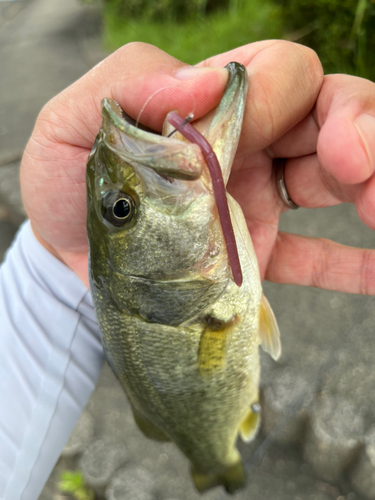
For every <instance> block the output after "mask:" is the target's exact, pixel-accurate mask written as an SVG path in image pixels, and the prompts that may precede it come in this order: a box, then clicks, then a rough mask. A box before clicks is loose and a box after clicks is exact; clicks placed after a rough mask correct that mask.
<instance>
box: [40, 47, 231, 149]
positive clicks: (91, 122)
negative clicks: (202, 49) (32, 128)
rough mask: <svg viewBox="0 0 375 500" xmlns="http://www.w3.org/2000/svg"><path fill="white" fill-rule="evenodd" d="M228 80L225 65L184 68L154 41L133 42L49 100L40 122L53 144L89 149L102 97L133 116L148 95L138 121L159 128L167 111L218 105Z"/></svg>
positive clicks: (198, 113)
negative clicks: (54, 142)
mask: <svg viewBox="0 0 375 500" xmlns="http://www.w3.org/2000/svg"><path fill="white" fill-rule="evenodd" d="M227 79H228V73H227V71H226V70H225V69H224V68H196V67H191V66H187V65H186V64H184V63H182V62H181V61H179V60H177V59H175V58H174V57H172V56H170V55H168V54H166V53H165V52H163V51H162V50H160V49H158V48H156V47H154V46H152V45H148V44H145V43H140V42H135V43H131V44H128V45H125V46H123V47H121V48H120V49H119V50H117V51H116V52H114V53H113V54H112V55H110V56H109V57H107V58H106V59H105V60H104V61H102V62H101V63H99V64H98V65H97V66H95V67H94V68H93V69H92V70H91V71H89V72H88V73H86V75H84V76H83V77H82V78H81V79H80V80H78V81H77V82H75V83H74V84H73V85H71V86H70V87H68V89H66V90H64V91H63V92H62V93H61V94H59V95H58V96H57V97H55V98H54V99H52V101H50V102H49V103H48V104H47V105H46V107H45V109H44V110H43V111H42V113H43V114H44V120H41V126H43V124H44V126H47V127H48V130H47V131H44V135H47V133H46V132H48V135H49V137H50V138H51V139H52V140H54V141H56V142H59V143H65V144H70V145H72V146H79V147H84V148H91V146H92V143H93V142H94V139H95V136H96V134H97V133H98V130H99V127H100V123H101V109H100V103H101V100H102V99H103V98H104V97H110V98H112V99H114V100H115V101H117V102H118V103H119V104H120V106H121V107H122V108H123V110H124V111H125V112H126V113H127V114H128V115H130V116H131V117H133V118H134V119H137V118H138V115H139V112H140V110H141V109H142V107H143V106H144V105H145V103H146V102H147V100H148V99H149V98H150V97H152V99H150V101H149V102H148V103H147V106H146V107H145V109H144V111H143V112H142V116H141V120H140V121H141V123H142V124H143V125H145V126H146V127H149V128H151V129H153V130H155V131H161V129H162V125H163V121H164V119H165V116H166V115H167V113H168V112H169V111H171V110H178V111H179V113H180V114H181V115H182V116H185V115H187V114H188V113H190V112H191V111H193V110H194V116H195V118H199V117H201V116H204V115H205V114H206V113H208V111H210V110H211V109H212V108H214V107H215V106H216V105H218V103H219V101H220V99H221V97H222V95H223V92H224V87H225V85H226V82H227ZM161 89H163V90H162V91H161ZM156 92H157V93H156ZM155 93H156V94H155ZM154 94H155V95H154ZM51 125H52V127H51ZM40 132H41V133H42V134H43V131H41V130H40ZM51 134H53V137H51Z"/></svg>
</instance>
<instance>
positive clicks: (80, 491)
mask: <svg viewBox="0 0 375 500" xmlns="http://www.w3.org/2000/svg"><path fill="white" fill-rule="evenodd" d="M59 487H60V490H61V491H62V492H66V493H70V494H71V495H72V496H73V497H74V498H75V499H76V500H94V498H95V495H94V492H93V491H91V490H90V489H89V488H88V487H87V486H86V485H85V481H84V479H83V477H82V473H81V472H80V471H65V472H63V473H62V474H61V481H60V484H59Z"/></svg>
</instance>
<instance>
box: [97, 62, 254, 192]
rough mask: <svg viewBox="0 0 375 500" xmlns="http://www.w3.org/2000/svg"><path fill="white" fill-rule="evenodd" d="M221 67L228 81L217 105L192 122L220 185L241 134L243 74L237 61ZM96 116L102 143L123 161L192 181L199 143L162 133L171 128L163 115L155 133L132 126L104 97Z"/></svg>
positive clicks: (199, 158)
mask: <svg viewBox="0 0 375 500" xmlns="http://www.w3.org/2000/svg"><path fill="white" fill-rule="evenodd" d="M225 68H226V69H227V71H228V82H227V84H226V87H225V90H224V94H223V97H222V99H221V101H220V104H219V106H218V107H217V108H216V110H213V111H212V112H210V113H209V114H208V115H206V116H205V117H203V118H201V119H200V120H197V121H196V122H194V126H195V127H196V128H197V129H199V130H200V132H201V133H202V135H203V136H204V137H205V139H206V140H207V141H208V142H209V144H210V145H211V147H212V149H213V151H214V152H215V154H216V156H217V158H218V161H219V163H220V166H221V170H222V172H223V178H224V182H225V184H226V182H227V180H228V177H229V174H230V169H231V166H232V163H233V160H234V156H235V153H236V150H237V146H238V142H239V138H240V134H241V129H242V122H243V115H244V111H245V104H246V97H247V91H248V77H247V72H246V68H245V67H244V66H243V65H242V64H240V63H238V62H231V63H229V64H227V65H226V66H225ZM102 117H103V127H102V128H103V141H104V143H105V144H106V146H107V147H108V148H109V149H110V150H112V151H114V152H115V153H116V154H117V155H119V156H120V157H121V158H123V159H124V160H125V161H128V162H130V163H137V164H141V165H144V166H146V167H148V168H151V169H153V170H154V171H155V172H157V173H158V174H160V175H162V176H165V177H168V178H171V179H182V180H195V179H198V178H199V177H200V176H201V174H202V165H205V160H204V157H203V155H202V151H201V149H200V147H199V146H198V145H197V144H193V143H191V142H188V141H186V139H184V137H183V136H182V135H181V134H180V133H174V134H173V136H172V137H168V136H167V135H169V134H170V132H171V131H174V130H175V129H171V128H170V126H168V117H167V118H166V122H165V126H164V127H163V134H164V135H159V134H156V133H153V132H150V131H149V130H144V129H142V128H139V127H136V126H135V125H134V124H133V123H132V122H133V120H131V119H129V117H127V115H126V114H124V112H123V110H122V109H121V107H120V106H119V104H117V102H115V101H114V100H112V99H109V98H105V99H103V100H102ZM201 129H202V130H201Z"/></svg>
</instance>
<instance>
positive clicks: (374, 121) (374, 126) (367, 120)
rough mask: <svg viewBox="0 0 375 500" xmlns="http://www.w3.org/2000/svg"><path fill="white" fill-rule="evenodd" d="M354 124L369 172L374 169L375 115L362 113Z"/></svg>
mask: <svg viewBox="0 0 375 500" xmlns="http://www.w3.org/2000/svg"><path fill="white" fill-rule="evenodd" d="M354 125H355V127H356V129H357V132H358V134H359V136H360V138H361V142H362V146H363V149H364V151H365V153H366V156H367V158H368V161H369V165H370V169H371V172H373V171H374V169H375V117H374V116H372V115H369V114H367V113H363V114H362V115H359V116H358V117H357V118H356V119H355V121H354Z"/></svg>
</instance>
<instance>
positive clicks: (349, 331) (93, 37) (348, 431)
mask: <svg viewBox="0 0 375 500" xmlns="http://www.w3.org/2000/svg"><path fill="white" fill-rule="evenodd" d="M103 56H104V53H103V52H102V50H101V48H100V18H99V16H98V15H97V13H96V12H95V11H92V10H90V9H88V8H87V7H85V6H83V5H80V4H78V3H77V2H76V1H75V0H64V1H63V2H61V1H60V0H19V1H17V2H0V67H1V73H0V83H1V89H2V91H1V92H0V114H1V116H2V117H6V119H2V120H1V121H0V260H1V259H2V258H3V255H4V252H5V251H6V249H7V248H8V247H9V245H10V243H11V241H12V239H13V236H14V234H15V231H16V230H17V227H18V226H19V224H20V222H21V221H22V220H23V219H24V217H25V214H24V212H23V208H22V202H21V198H20V192H19V182H18V169H19V163H20V159H21V156H22V151H23V149H24V147H25V144H26V142H27V139H28V137H29V136H30V133H31V131H32V128H33V125H34V122H35V120H36V117H37V115H38V112H39V111H40V109H41V107H42V106H43V105H44V104H45V103H46V102H47V101H48V100H49V99H50V98H51V97H53V96H54V95H56V94H57V93H58V92H59V91H61V90H62V89H64V88H65V87H67V86H68V85H69V84H70V83H72V82H73V81H74V80H76V79H77V78H79V77H80V76H81V75H82V74H83V73H85V72H86V71H87V70H88V69H89V68H90V67H92V66H93V65H94V64H95V63H96V62H98V61H99V60H100V59H101V58H102V57H103ZM281 229H282V230H284V231H290V232H293V233H299V234H303V235H306V236H321V237H326V238H331V239H333V240H335V241H337V242H339V243H344V244H348V245H352V246H358V247H364V248H374V243H375V235H374V232H373V231H371V230H370V229H369V228H367V227H366V226H364V224H362V223H361V222H360V221H359V219H358V218H357V216H356V213H355V210H354V209H353V207H351V206H349V205H341V206H338V207H332V208H329V209H324V210H303V209H300V210H297V211H296V212H292V211H289V212H288V213H286V214H285V215H284V216H283V217H282V220H281ZM264 289H265V293H266V295H267V297H268V299H269V301H270V303H271V305H272V307H273V309H274V312H275V314H276V317H277V319H278V322H279V326H280V330H281V333H282V344H283V354H282V357H281V359H280V361H279V362H278V363H274V362H273V361H272V360H271V359H270V358H269V357H268V356H266V355H262V367H263V371H262V406H263V428H262V432H261V433H260V435H259V436H258V437H257V439H256V441H255V442H254V443H253V444H251V445H246V446H244V445H241V451H242V453H243V456H244V459H245V460H246V468H247V470H248V475H249V481H248V486H247V488H246V490H245V491H243V492H241V493H238V494H237V495H235V497H234V498H238V499H245V498H246V499H248V498H251V499H252V500H263V499H265V498H272V499H285V500H286V499H291V498H293V499H300V500H330V499H331V500H344V499H345V500H361V499H362V498H363V499H364V498H375V431H374V427H373V426H374V425H375V391H374V387H375V370H374V368H373V367H374V366H375V335H374V333H375V307H374V305H375V303H374V298H372V297H362V296H356V295H345V294H340V293H335V292H327V291H321V290H316V289H313V288H298V287H294V286H287V285H274V284H270V283H265V285H264ZM63 455H64V456H63V457H62V458H61V459H60V461H59V463H58V464H57V466H56V468H55V470H54V472H53V473H52V475H51V478H50V480H49V482H48V483H47V485H46V487H45V489H44V491H43V493H42V495H41V497H40V500H51V499H54V500H58V499H63V498H67V497H65V496H64V495H62V494H61V492H59V491H58V487H57V481H58V475H59V473H60V471H61V470H63V469H65V468H74V467H76V466H78V467H79V468H80V469H81V470H82V471H83V474H84V476H85V478H86V481H87V482H88V484H90V485H91V487H92V488H93V489H94V490H95V491H96V493H97V495H98V498H99V497H101V498H104V497H105V498H106V499H107V500H137V499H146V500H147V499H156V500H184V499H186V500H194V499H198V498H199V496H198V495H197V494H196V493H195V491H194V489H193V487H192V484H191V480H190V477H189V471H188V465H187V463H186V460H185V459H184V458H183V457H182V456H181V454H180V453H179V452H178V451H177V450H176V449H175V448H174V447H173V445H171V444H161V443H156V442H152V441H149V440H147V439H146V438H144V437H143V436H142V435H141V434H140V432H139V431H138V429H137V428H136V427H135V424H134V422H133V419H132V415H131V412H130V408H129V405H128V403H127V401H126V399H125V396H124V394H123V392H122V390H121V388H120V387H119V386H118V384H117V381H116V379H115V378H114V376H113V375H112V373H111V371H110V370H109V368H108V367H105V369H104V371H103V374H102V376H101V379H100V381H99V384H98V387H97V389H96V391H95V392H94V394H93V396H92V398H91V400H90V402H89V404H88V407H87V409H86V410H85V413H84V414H83V416H82V419H81V420H80V422H79V423H78V424H77V428H76V430H75V432H74V434H73V435H72V437H71V440H70V441H69V443H68V444H67V446H66V448H65V450H64V453H63ZM225 498H227V495H226V494H225V493H223V492H222V491H221V490H220V489H215V490H212V491H211V492H209V493H207V494H205V495H204V496H203V499H205V500H222V499H225ZM228 498H229V497H228Z"/></svg>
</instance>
